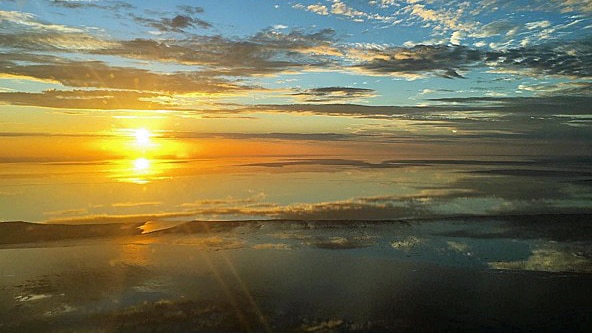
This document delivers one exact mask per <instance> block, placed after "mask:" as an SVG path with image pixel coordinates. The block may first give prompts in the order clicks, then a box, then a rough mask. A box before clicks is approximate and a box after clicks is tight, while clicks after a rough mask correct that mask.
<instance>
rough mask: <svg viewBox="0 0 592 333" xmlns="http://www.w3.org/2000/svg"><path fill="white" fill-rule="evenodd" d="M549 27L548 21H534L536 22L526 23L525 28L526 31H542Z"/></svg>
mask: <svg viewBox="0 0 592 333" xmlns="http://www.w3.org/2000/svg"><path fill="white" fill-rule="evenodd" d="M550 26H551V22H549V21H546V20H545V21H536V22H528V23H526V25H525V27H526V29H528V30H534V29H544V28H548V27H550Z"/></svg>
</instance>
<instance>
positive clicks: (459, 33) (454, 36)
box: [450, 31, 465, 45]
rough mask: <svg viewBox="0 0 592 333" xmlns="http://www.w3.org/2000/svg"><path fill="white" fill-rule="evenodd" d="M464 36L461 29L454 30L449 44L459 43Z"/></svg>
mask: <svg viewBox="0 0 592 333" xmlns="http://www.w3.org/2000/svg"><path fill="white" fill-rule="evenodd" d="M464 37H465V33H464V32H462V31H455V32H453V33H452V36H450V44H453V45H460V43H461V41H462V39H463V38H464Z"/></svg>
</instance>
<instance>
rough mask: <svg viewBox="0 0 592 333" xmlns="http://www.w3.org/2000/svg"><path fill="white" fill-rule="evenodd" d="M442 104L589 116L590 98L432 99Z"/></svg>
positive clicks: (591, 100)
mask: <svg viewBox="0 0 592 333" xmlns="http://www.w3.org/2000/svg"><path fill="white" fill-rule="evenodd" d="M430 100H431V101H436V102H442V103H444V104H450V103H454V104H460V105H462V107H464V108H471V107H472V108H480V109H483V110H497V111H500V112H504V113H515V114H531V115H543V114H545V115H550V114H551V115H552V114H561V113H565V114H590V108H589V105H590V103H592V97H590V96H560V95H558V96H540V97H457V98H432V99H430Z"/></svg>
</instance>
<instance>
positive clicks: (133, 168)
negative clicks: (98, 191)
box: [111, 157, 167, 185]
mask: <svg viewBox="0 0 592 333" xmlns="http://www.w3.org/2000/svg"><path fill="white" fill-rule="evenodd" d="M166 162H167V161H162V160H150V159H147V158H144V157H139V158H136V159H131V160H123V161H115V164H116V167H115V168H114V169H112V170H111V174H112V176H111V177H112V178H114V179H116V180H117V181H120V182H126V183H134V184H140V185H142V184H147V183H150V182H152V181H154V180H158V179H163V178H166V176H165V175H164V172H165V170H166V169H167V167H166Z"/></svg>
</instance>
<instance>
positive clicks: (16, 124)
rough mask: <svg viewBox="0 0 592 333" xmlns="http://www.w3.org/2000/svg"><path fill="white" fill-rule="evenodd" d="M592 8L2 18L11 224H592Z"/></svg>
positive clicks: (232, 9) (126, 5)
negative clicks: (522, 219)
mask: <svg viewBox="0 0 592 333" xmlns="http://www.w3.org/2000/svg"><path fill="white" fill-rule="evenodd" d="M591 32H592V1H589V0H583V1H582V0H580V1H575V0H545V1H542V0H541V1H538V0H532V1H510V0H487V1H485V0H484V1H439V0H425V1H422V0H399V1H396V0H382V1H340V0H332V1H264V0H261V1H251V0H243V1H176V0H173V1H166V2H161V1H103V0H60V1H58V0H52V1H50V0H47V1H41V0H39V1H26V0H12V1H6V0H3V1H0V221H9V220H29V221H34V222H64V223H83V222H84V223H88V222H106V221H147V220H151V221H170V220H175V219H244V218H332V219H333V218H335V219H348V218H357V219H363V218H368V219H391V218H402V217H421V216H433V215H455V214H457V215H458V214H460V215H462V214H499V213H516V212H519V213H523V212H564V211H566V212H571V211H578V212H581V211H589V210H590V208H591V204H590V202H591V201H592V200H591V199H592V189H591V186H590V176H591V173H592V170H591V168H590V167H589V165H590V162H591V161H592V130H591V126H592V112H591V109H590V105H591V102H592V94H591V91H592V80H591V78H592V71H591V70H592V38H591V37H590V35H591V34H590V33H591Z"/></svg>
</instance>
